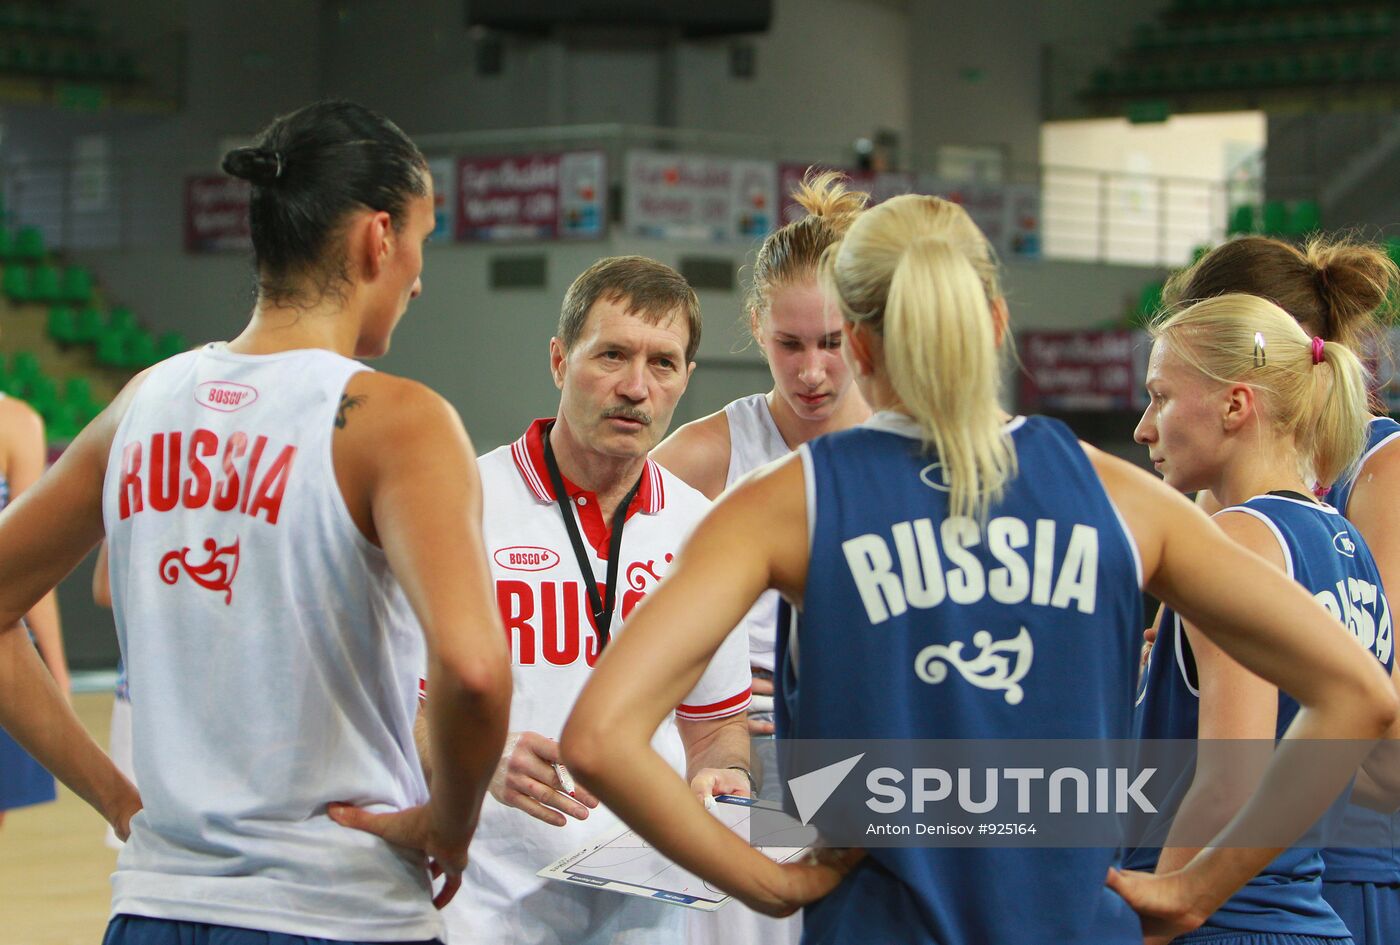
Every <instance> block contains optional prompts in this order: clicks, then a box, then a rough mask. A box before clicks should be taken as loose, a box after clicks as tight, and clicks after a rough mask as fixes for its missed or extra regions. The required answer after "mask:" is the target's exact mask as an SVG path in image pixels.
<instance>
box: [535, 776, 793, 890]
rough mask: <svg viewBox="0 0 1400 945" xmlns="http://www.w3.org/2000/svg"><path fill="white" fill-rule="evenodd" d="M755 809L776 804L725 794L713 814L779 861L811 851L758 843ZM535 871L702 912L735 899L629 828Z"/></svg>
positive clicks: (547, 877) (592, 886)
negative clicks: (753, 828) (754, 829)
mask: <svg viewBox="0 0 1400 945" xmlns="http://www.w3.org/2000/svg"><path fill="white" fill-rule="evenodd" d="M752 808H770V809H774V810H776V809H777V808H776V807H771V806H770V805H768V804H766V803H765V802H763V801H760V800H755V799H753V798H748V797H736V796H734V795H731V794H722V795H719V796H717V797H716V798H715V806H714V807H713V808H712V809H711V813H713V814H714V815H715V816H716V817H718V818H719V819H720V821H721V822H723V823H724V825H725V826H727V827H728V828H729V829H730V830H733V831H734V832H735V833H737V834H738V835H739V836H741V837H743V838H744V839H745V840H746V841H749V842H750V843H753V844H754V846H755V847H756V848H757V849H758V850H759V851H760V852H761V853H763V854H765V855H766V856H767V857H768V858H769V859H772V860H776V861H777V862H779V863H787V862H791V861H793V860H797V859H800V858H801V857H803V856H806V855H807V853H808V852H809V851H810V850H811V847H806V846H802V847H792V846H766V845H764V844H763V843H762V842H761V841H762V839H763V838H762V837H760V838H758V841H759V842H755V841H754V840H753V838H751V837H750V835H749V834H750V828H751V826H752V813H753V812H752ZM535 875H537V876H542V877H544V878H545V879H553V880H558V881H559V882H564V883H569V884H570V885H573V886H585V887H590V888H593V889H606V890H611V891H612V892H620V893H625V894H626V895H629V896H642V897H644V898H647V899H654V900H656V901H658V902H666V903H671V904H673V905H677V906H684V907H686V908H689V909H699V910H701V911H703V912H714V911H715V910H716V909H719V908H721V907H723V906H724V905H725V903H727V902H729V900H730V899H731V898H732V897H731V896H729V895H728V894H727V893H723V892H720V891H719V890H718V889H716V888H714V887H713V886H711V885H709V884H708V883H706V882H705V881H704V880H702V879H701V878H700V877H698V876H696V875H695V874H694V873H692V872H690V871H689V870H685V869H682V868H681V867H679V866H677V865H676V864H674V863H672V862H671V861H670V860H668V859H666V857H665V856H663V855H662V854H661V853H659V852H657V850H656V849H655V848H653V847H652V846H651V845H650V844H649V843H647V842H646V841H645V840H643V839H642V838H641V837H639V836H638V835H637V834H636V832H635V831H632V830H625V831H623V832H622V833H619V834H617V835H616V836H614V837H613V838H612V839H610V840H606V841H604V842H602V843H595V844H591V845H590V846H587V847H585V848H584V849H582V850H579V851H578V852H577V853H572V854H570V855H569V856H566V857H562V858H561V859H558V860H556V861H554V862H553V863H551V864H550V865H549V866H546V867H545V868H544V869H542V870H540V871H539V872H537V873H536V874H535Z"/></svg>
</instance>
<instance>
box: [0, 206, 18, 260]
mask: <svg viewBox="0 0 1400 945" xmlns="http://www.w3.org/2000/svg"><path fill="white" fill-rule="evenodd" d="M3 219H4V214H3V213H0V221H3ZM14 255H15V238H14V236H13V235H12V234H11V233H10V230H9V228H8V227H6V226H4V225H3V223H2V222H0V262H4V261H5V260H7V259H13V258H14Z"/></svg>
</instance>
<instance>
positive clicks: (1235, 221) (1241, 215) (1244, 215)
mask: <svg viewBox="0 0 1400 945" xmlns="http://www.w3.org/2000/svg"><path fill="white" fill-rule="evenodd" d="M1226 229H1227V231H1228V232H1229V234H1230V235H1231V236H1239V235H1241V234H1244V233H1253V232H1254V207H1253V206H1251V205H1250V204H1247V203H1242V204H1240V205H1239V206H1238V207H1236V208H1235V209H1233V210H1231V211H1230V225H1229V226H1228V227H1227V228H1226Z"/></svg>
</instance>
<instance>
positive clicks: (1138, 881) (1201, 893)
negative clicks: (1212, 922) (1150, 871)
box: [1086, 448, 1397, 934]
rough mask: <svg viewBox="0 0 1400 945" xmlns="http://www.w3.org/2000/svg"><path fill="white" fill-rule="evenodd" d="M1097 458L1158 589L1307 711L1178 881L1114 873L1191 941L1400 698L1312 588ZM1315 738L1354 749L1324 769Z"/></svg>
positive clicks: (1177, 499)
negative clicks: (1314, 750) (1260, 843)
mask: <svg viewBox="0 0 1400 945" xmlns="http://www.w3.org/2000/svg"><path fill="white" fill-rule="evenodd" d="M1086 451H1087V452H1088V453H1089V455H1090V458H1091V460H1092V461H1093V462H1094V465H1095V467H1096V468H1097V470H1098V472H1099V476H1100V478H1101V479H1102V480H1103V482H1104V485H1105V487H1106V488H1107V489H1108V491H1109V494H1110V495H1111V496H1112V497H1113V499H1114V501H1115V503H1116V504H1117V505H1118V508H1119V509H1120V511H1122V513H1123V515H1124V518H1125V519H1126V520H1127V522H1128V526H1129V528H1130V530H1131V531H1132V533H1133V535H1134V537H1135V539H1136V541H1137V545H1138V548H1139V550H1140V552H1141V554H1142V559H1143V571H1144V574H1145V575H1146V576H1147V578H1148V589H1149V590H1150V591H1151V592H1152V593H1153V594H1154V595H1156V596H1157V597H1158V598H1160V599H1161V600H1163V601H1164V602H1166V603H1167V604H1168V605H1169V606H1171V607H1172V609H1174V610H1176V611H1177V612H1178V613H1180V614H1181V615H1182V617H1183V618H1185V619H1187V620H1188V621H1190V622H1191V623H1193V624H1194V625H1195V626H1197V627H1200V628H1201V630H1202V631H1203V632H1204V633H1205V634H1207V635H1208V636H1209V638H1210V639H1211V640H1212V641H1213V642H1215V643H1216V644H1217V645H1218V646H1219V647H1220V649H1221V650H1222V651H1223V652H1224V654H1225V655H1226V656H1228V657H1230V658H1231V659H1232V660H1234V661H1235V662H1237V663H1239V664H1241V665H1242V666H1244V667H1245V668H1247V669H1249V670H1250V671H1252V672H1254V673H1256V674H1258V675H1259V676H1261V677H1263V678H1264V679H1265V680H1267V681H1268V682H1270V683H1273V684H1274V685H1276V686H1278V687H1279V688H1280V689H1282V690H1284V691H1285V692H1287V693H1288V694H1289V695H1291V696H1293V698H1294V699H1296V700H1297V701H1298V703H1299V705H1300V706H1302V708H1301V710H1300V711H1299V712H1298V715H1297V717H1296V718H1295V719H1294V721H1293V723H1292V725H1290V726H1289V729H1288V732H1287V733H1286V735H1285V737H1284V739H1283V741H1282V742H1280V744H1279V748H1278V750H1277V751H1276V752H1275V753H1274V756H1273V758H1272V760H1271V761H1270V763H1269V766H1268V769H1267V771H1266V772H1265V773H1264V776H1263V779H1262V781H1261V783H1260V788H1259V790H1258V791H1257V792H1255V794H1254V796H1253V797H1252V798H1251V799H1250V801H1249V802H1248V803H1247V804H1246V805H1245V807H1244V808H1243V809H1242V810H1241V811H1240V813H1239V815H1238V816H1236V817H1235V818H1234V819H1233V820H1232V821H1231V823H1230V825H1229V826H1228V827H1227V828H1226V829H1225V830H1224V831H1223V832H1222V833H1221V834H1220V836H1218V837H1217V838H1216V840H1215V841H1214V842H1213V843H1212V845H1211V846H1209V847H1207V848H1205V849H1203V850H1202V851H1201V852H1200V853H1199V854H1197V856H1196V857H1195V858H1194V859H1192V861H1191V862H1190V864H1189V865H1188V866H1187V867H1186V868H1185V869H1183V870H1180V871H1177V872H1174V873H1167V874H1159V875H1158V876H1157V877H1155V878H1154V877H1148V876H1145V875H1144V874H1128V873H1117V872H1115V873H1114V874H1113V875H1112V876H1111V878H1110V883H1111V885H1112V886H1113V887H1114V888H1115V889H1116V890H1118V891H1119V892H1120V893H1121V894H1123V895H1124V896H1125V898H1127V899H1128V900H1129V902H1131V903H1132V905H1133V906H1134V908H1135V909H1137V910H1138V912H1139V913H1140V914H1141V915H1143V916H1144V918H1145V920H1146V921H1147V923H1148V927H1149V928H1150V929H1156V930H1158V932H1160V934H1180V932H1182V931H1185V930H1187V929H1190V928H1194V927H1195V926H1197V925H1199V924H1200V923H1201V922H1203V921H1205V919H1206V918H1207V917H1208V916H1209V915H1210V914H1211V913H1212V912H1214V911H1215V910H1216V909H1217V908H1218V907H1219V906H1220V904H1221V903H1223V902H1224V901H1225V900H1226V899H1228V898H1229V897H1230V895H1231V894H1233V893H1234V891H1235V890H1237V889H1238V888H1239V887H1240V886H1242V885H1243V884H1244V883H1245V882H1246V881H1247V880H1248V879H1249V878H1250V877H1251V876H1253V875H1255V874H1256V873H1258V872H1259V870H1260V869H1262V868H1263V867H1264V866H1265V865H1267V864H1268V862H1269V861H1270V860H1271V859H1272V858H1273V857H1274V856H1276V855H1277V854H1278V853H1279V852H1280V851H1281V850H1282V849H1283V847H1278V848H1274V849H1263V848H1258V847H1250V846H1248V845H1247V844H1248V843H1249V842H1250V840H1249V838H1251V837H1253V838H1257V837H1259V836H1261V835H1268V834H1269V832H1270V831H1273V832H1274V834H1275V835H1276V834H1277V831H1278V829H1279V824H1287V825H1288V826H1289V829H1290V830H1295V831H1296V832H1295V834H1294V835H1295V836H1297V835H1301V834H1302V832H1303V830H1305V829H1306V828H1307V827H1308V826H1309V825H1311V824H1312V823H1314V822H1315V821H1316V820H1317V818H1318V817H1319V816H1320V815H1321V814H1322V812H1323V811H1324V810H1325V809H1326V808H1327V807H1328V806H1329V805H1330V804H1331V803H1332V801H1333V800H1335V799H1336V797H1337V796H1338V795H1339V794H1340V793H1341V791H1342V790H1343V789H1344V788H1345V786H1346V784H1347V782H1348V781H1349V780H1350V778H1351V775H1352V773H1353V772H1354V771H1355V766H1356V765H1359V764H1360V762H1361V760H1362V759H1363V758H1364V757H1365V755H1366V754H1367V753H1368V751H1369V746H1368V745H1367V744H1366V742H1367V741H1369V740H1371V739H1374V738H1376V737H1378V736H1379V735H1380V734H1381V733H1382V732H1383V731H1384V730H1385V729H1386V727H1387V726H1389V725H1390V723H1391V721H1392V720H1393V719H1394V718H1395V714H1396V710H1397V698H1396V692H1395V690H1394V688H1393V687H1392V686H1391V684H1390V681H1389V679H1387V678H1386V675H1385V673H1384V672H1383V671H1382V670H1381V668H1380V666H1379V664H1378V663H1377V662H1376V660H1375V659H1374V658H1373V657H1371V656H1370V655H1368V654H1367V653H1366V652H1365V651H1363V650H1362V649H1361V648H1360V647H1358V646H1356V644H1355V642H1354V640H1353V639H1352V638H1351V635H1350V634H1349V633H1348V632H1347V631H1346V629H1345V628H1344V627H1343V626H1342V625H1341V624H1340V623H1338V622H1337V621H1336V620H1335V619H1334V618H1332V617H1331V615H1329V614H1328V613H1327V611H1326V610H1324V609H1323V608H1322V606H1321V605H1320V604H1318V603H1317V602H1316V601H1315V600H1313V598H1312V596H1311V595H1309V594H1308V592H1307V591H1305V590H1304V589H1303V588H1302V587H1301V586H1300V585H1298V584H1297V583H1296V582H1294V581H1291V580H1289V579H1288V578H1287V577H1286V576H1284V575H1283V574H1281V573H1279V571H1278V570H1277V569H1276V568H1274V567H1272V566H1271V565H1270V564H1269V563H1268V562H1267V561H1265V560H1263V559H1262V558H1260V557H1259V556H1257V555H1254V554H1252V553H1250V552H1248V551H1247V550H1245V549H1243V548H1241V547H1240V546H1239V545H1238V544H1236V543H1235V542H1233V541H1231V540H1230V539H1229V538H1228V537H1227V536H1226V535H1225V534H1224V532H1223V531H1221V530H1220V529H1219V528H1216V527H1215V526H1214V525H1212V524H1211V522H1210V521H1209V520H1208V519H1207V518H1206V517H1205V515H1204V514H1203V513H1202V512H1201V511H1200V510H1199V509H1197V508H1195V507H1194V506H1193V505H1191V503H1189V502H1187V501H1186V500H1185V499H1184V498H1183V497H1181V496H1180V495H1178V494H1177V493H1175V492H1174V491H1173V490H1172V489H1170V488H1169V487H1167V486H1166V485H1165V484H1163V483H1162V482H1160V481H1159V480H1157V479H1156V478H1154V477H1152V476H1150V475H1148V474H1147V473H1145V472H1143V471H1142V470H1140V469H1137V468H1136V467H1133V466H1131V465H1130V464H1128V463H1125V462H1123V461H1121V460H1116V459H1114V458H1112V457H1109V456H1106V455H1105V454H1102V453H1100V452H1099V451H1098V450H1094V449H1092V448H1086ZM1312 739H1337V740H1351V741H1339V742H1338V746H1337V751H1336V755H1335V757H1336V759H1337V762H1338V763H1336V764H1333V765H1326V766H1319V765H1316V764H1313V763H1311V762H1310V760H1309V758H1308V757H1306V754H1307V753H1306V751H1301V750H1300V749H1299V746H1300V745H1301V744H1302V743H1303V742H1304V741H1305V740H1312ZM1348 752H1350V753H1352V754H1354V755H1355V764H1351V763H1350V761H1349V759H1350V755H1349V754H1348ZM1349 764H1350V767H1348V765H1349Z"/></svg>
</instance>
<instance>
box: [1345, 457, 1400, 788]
mask: <svg viewBox="0 0 1400 945" xmlns="http://www.w3.org/2000/svg"><path fill="white" fill-rule="evenodd" d="M1397 500H1400V443H1390V444H1388V445H1387V446H1385V447H1382V448H1381V449H1380V451H1378V452H1377V453H1376V454H1375V455H1373V456H1372V457H1371V458H1370V459H1369V460H1368V461H1367V463H1366V465H1365V467H1364V468H1363V469H1362V470H1361V475H1360V476H1358V477H1357V480H1356V485H1354V486H1353V487H1352V490H1351V499H1350V500H1349V501H1348V502H1347V507H1346V508H1345V509H1343V510H1342V514H1344V515H1345V516H1346V517H1347V518H1348V519H1349V520H1350V521H1351V523H1352V524H1353V525H1355V526H1356V528H1357V531H1359V532H1361V537H1362V538H1365V539H1366V546H1367V547H1368V548H1370V549H1371V556H1372V557H1373V558H1375V560H1376V568H1377V569H1378V570H1379V571H1380V572H1381V586H1382V587H1383V588H1386V589H1387V594H1386V597H1387V599H1389V595H1390V591H1391V590H1393V589H1396V588H1400V501H1397ZM1391 616H1392V617H1394V616H1396V615H1395V612H1394V611H1391ZM1392 679H1393V680H1394V682H1395V684H1396V686H1397V688H1400V668H1396V669H1395V670H1394V671H1393V672H1392ZM1353 796H1354V797H1355V799H1356V801H1357V802H1358V803H1362V804H1366V805H1368V806H1371V807H1375V808H1377V809H1380V810H1389V811H1393V810H1395V809H1396V808H1397V807H1400V719H1397V720H1396V721H1395V723H1394V724H1392V725H1391V726H1390V729H1389V730H1388V731H1387V732H1386V734H1385V740H1384V741H1382V742H1381V743H1380V744H1379V745H1377V746H1376V748H1375V750H1374V751H1373V752H1372V753H1371V755H1370V756H1369V757H1367V759H1366V762H1365V764H1364V766H1363V768H1362V770H1361V771H1360V772H1359V773H1358V774H1357V779H1356V788H1355V790H1354V792H1353Z"/></svg>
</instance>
